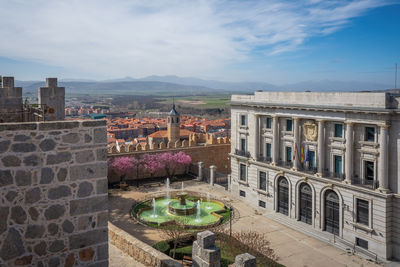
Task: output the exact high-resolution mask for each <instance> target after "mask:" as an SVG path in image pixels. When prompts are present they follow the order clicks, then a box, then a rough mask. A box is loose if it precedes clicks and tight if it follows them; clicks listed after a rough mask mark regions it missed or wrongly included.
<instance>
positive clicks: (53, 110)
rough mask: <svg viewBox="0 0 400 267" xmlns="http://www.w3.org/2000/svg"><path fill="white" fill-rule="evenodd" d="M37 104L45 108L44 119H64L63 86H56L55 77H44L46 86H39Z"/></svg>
mask: <svg viewBox="0 0 400 267" xmlns="http://www.w3.org/2000/svg"><path fill="white" fill-rule="evenodd" d="M38 104H39V107H40V108H46V112H45V120H46V121H55V120H64V118H65V87H58V85H57V78H46V87H39V90H38Z"/></svg>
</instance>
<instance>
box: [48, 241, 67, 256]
mask: <svg viewBox="0 0 400 267" xmlns="http://www.w3.org/2000/svg"><path fill="white" fill-rule="evenodd" d="M64 248H65V244H64V241H63V240H54V241H53V242H51V243H50V245H49V251H50V252H53V253H54V252H59V251H61V250H63V249H64Z"/></svg>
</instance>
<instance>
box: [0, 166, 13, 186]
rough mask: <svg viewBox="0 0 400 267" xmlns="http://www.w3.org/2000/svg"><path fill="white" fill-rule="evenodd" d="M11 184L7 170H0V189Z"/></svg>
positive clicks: (11, 179) (11, 180)
mask: <svg viewBox="0 0 400 267" xmlns="http://www.w3.org/2000/svg"><path fill="white" fill-rule="evenodd" d="M12 183H13V178H12V176H11V172H10V171H9V170H4V171H3V170H0V187H2V186H6V185H10V184H12Z"/></svg>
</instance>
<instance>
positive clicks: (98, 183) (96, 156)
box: [0, 121, 108, 266]
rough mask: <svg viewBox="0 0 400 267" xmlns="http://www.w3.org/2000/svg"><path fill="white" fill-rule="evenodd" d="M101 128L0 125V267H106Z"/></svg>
mask: <svg viewBox="0 0 400 267" xmlns="http://www.w3.org/2000/svg"><path fill="white" fill-rule="evenodd" d="M105 125H106V124H105V121H95V122H94V121H58V122H43V123H3V124H0V265H7V266H14V265H32V266H73V265H74V264H75V265H78V266H80V265H90V266H108V233H107V221H108V218H107V217H108V207H107V163H106V160H107V150H106V142H107V139H106V127H105Z"/></svg>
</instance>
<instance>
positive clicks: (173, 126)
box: [167, 104, 180, 144]
mask: <svg viewBox="0 0 400 267" xmlns="http://www.w3.org/2000/svg"><path fill="white" fill-rule="evenodd" d="M179 125H180V118H179V113H178V112H177V111H176V109H175V104H173V105H172V109H171V111H170V112H169V114H168V123H167V127H168V128H167V132H168V141H169V142H171V144H175V142H176V141H179V140H180V127H179Z"/></svg>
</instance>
